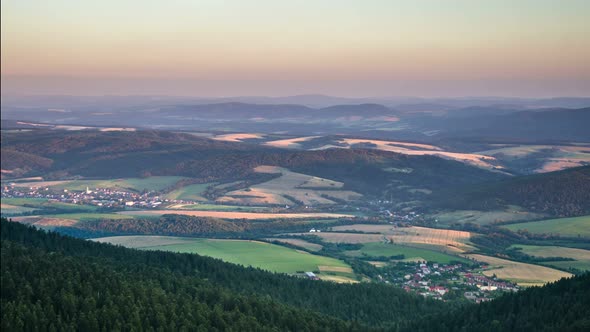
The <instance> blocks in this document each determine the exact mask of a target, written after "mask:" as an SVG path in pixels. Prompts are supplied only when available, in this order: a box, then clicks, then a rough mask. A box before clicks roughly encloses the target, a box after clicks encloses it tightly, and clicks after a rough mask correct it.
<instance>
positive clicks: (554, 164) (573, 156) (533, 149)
mask: <svg viewBox="0 0 590 332" xmlns="http://www.w3.org/2000/svg"><path fill="white" fill-rule="evenodd" d="M541 152H545V153H548V154H549V155H550V156H551V157H546V158H544V163H543V165H542V166H541V167H540V168H538V169H536V170H535V172H536V173H545V172H553V171H559V170H562V169H566V168H570V167H578V166H583V165H588V164H590V144H585V143H582V144H581V145H580V144H578V145H575V146H572V145H518V146H508V147H499V148H497V149H492V150H486V151H481V152H478V154H483V155H487V156H497V157H498V158H500V157H502V159H512V160H516V159H524V158H528V157H529V156H530V155H533V154H536V153H541Z"/></svg>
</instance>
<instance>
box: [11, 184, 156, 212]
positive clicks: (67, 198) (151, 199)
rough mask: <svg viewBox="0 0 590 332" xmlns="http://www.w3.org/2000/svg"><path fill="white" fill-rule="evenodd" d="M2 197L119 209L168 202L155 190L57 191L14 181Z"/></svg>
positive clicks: (100, 189) (102, 189)
mask: <svg viewBox="0 0 590 332" xmlns="http://www.w3.org/2000/svg"><path fill="white" fill-rule="evenodd" d="M2 198H43V199H47V200H49V201H54V202H60V203H69V204H79V205H92V206H96V207H99V208H102V209H104V210H118V209H123V208H125V207H138V208H142V209H143V208H158V207H160V206H161V205H162V204H164V203H167V202H168V200H167V199H163V198H162V197H160V195H159V193H157V192H154V191H147V192H144V193H137V192H130V191H124V190H122V189H110V188H93V189H90V188H88V187H86V190H82V191H74V190H68V189H63V190H62V191H55V190H52V189H51V188H49V187H18V186H15V185H14V183H10V184H7V185H3V186H2Z"/></svg>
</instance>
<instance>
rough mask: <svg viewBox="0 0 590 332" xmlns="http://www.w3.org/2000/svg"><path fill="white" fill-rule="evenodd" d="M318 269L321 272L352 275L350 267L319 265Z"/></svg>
mask: <svg viewBox="0 0 590 332" xmlns="http://www.w3.org/2000/svg"><path fill="white" fill-rule="evenodd" d="M318 268H319V269H320V271H321V272H342V273H352V268H351V267H350V266H332V265H319V266H318Z"/></svg>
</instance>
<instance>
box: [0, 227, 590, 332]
mask: <svg viewBox="0 0 590 332" xmlns="http://www.w3.org/2000/svg"><path fill="white" fill-rule="evenodd" d="M1 239H2V257H1V258H2V271H1V272H2V289H1V291H2V301H1V309H2V322H1V324H2V326H1V327H2V330H3V331H31V330H41V331H45V330H47V331H70V330H72V331H74V330H80V331H139V330H154V331H155V330H160V331H164V330H185V331H199V330H201V331H215V330H217V331H228V330H231V331H264V330H269V331H271V330H275V331H276V330H281V331H282V330H285V331H289V330H290V331H321V330H324V331H325V330H330V331H359V330H391V331H435V330H436V331H474V330H478V331H486V330H489V331H581V330H585V329H588V328H590V318H589V316H588V312H590V275H588V274H586V275H582V276H578V277H575V278H572V279H568V280H561V281H558V282H556V283H553V284H549V285H547V286H545V287H541V288H538V287H536V288H530V289H527V290H525V291H521V292H519V293H515V294H510V295H505V296H503V297H501V298H499V299H497V300H494V301H492V302H489V303H484V304H481V305H475V304H465V305H450V304H447V303H444V302H437V301H433V300H428V299H424V298H422V297H419V296H418V295H414V294H410V293H406V292H405V291H403V290H401V289H397V288H394V287H391V286H387V285H381V284H374V283H363V284H359V285H342V284H334V283H329V282H318V281H312V280H305V279H300V278H295V277H289V276H286V275H280V274H272V273H268V272H265V271H262V270H257V269H253V268H245V267H241V266H237V265H232V264H228V263H223V262H221V261H219V260H216V259H212V258H207V257H201V256H198V255H194V254H175V253H169V252H158V251H152V252H150V251H137V250H132V249H125V248H122V247H116V246H112V245H106V244H99V243H94V242H90V241H85V240H81V239H76V238H72V237H67V236H63V235H59V234H57V233H52V232H49V233H47V232H44V231H39V230H36V229H34V228H32V227H28V226H25V225H21V224H18V223H12V222H8V221H6V220H2V222H1Z"/></svg>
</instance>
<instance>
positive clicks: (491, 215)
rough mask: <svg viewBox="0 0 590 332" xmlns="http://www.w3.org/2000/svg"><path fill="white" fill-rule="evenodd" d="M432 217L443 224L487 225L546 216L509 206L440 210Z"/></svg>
mask: <svg viewBox="0 0 590 332" xmlns="http://www.w3.org/2000/svg"><path fill="white" fill-rule="evenodd" d="M430 217H431V218H432V219H435V220H438V222H439V223H440V224H442V225H450V224H453V223H457V222H461V223H467V222H469V223H474V224H478V225H485V224H491V223H502V222H510V221H526V220H535V219H541V218H543V217H545V215H543V214H538V213H532V212H528V211H525V210H524V209H522V208H521V207H518V206H509V207H508V208H507V209H506V210H503V211H500V210H498V211H476V210H456V211H451V212H440V213H437V214H433V215H431V216H430Z"/></svg>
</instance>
